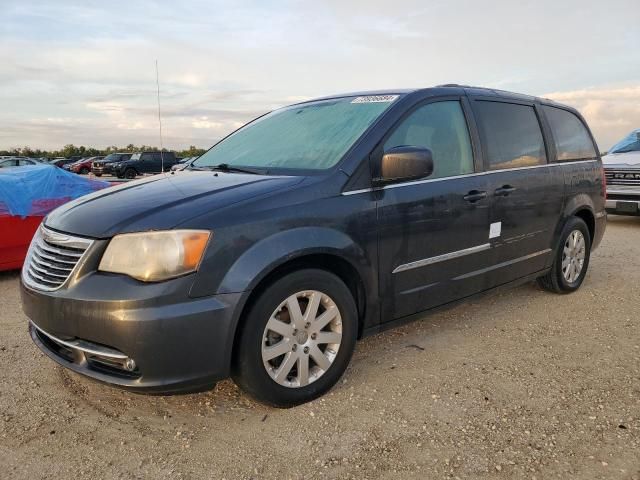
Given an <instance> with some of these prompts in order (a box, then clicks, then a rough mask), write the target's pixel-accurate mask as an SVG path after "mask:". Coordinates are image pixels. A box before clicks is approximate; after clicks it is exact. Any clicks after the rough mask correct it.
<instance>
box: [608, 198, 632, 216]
mask: <svg viewBox="0 0 640 480" xmlns="http://www.w3.org/2000/svg"><path fill="white" fill-rule="evenodd" d="M605 209H606V210H607V213H611V214H614V215H634V216H638V215H640V196H638V197H632V196H628V195H627V196H625V197H624V198H616V197H615V196H614V198H607V201H606V203H605Z"/></svg>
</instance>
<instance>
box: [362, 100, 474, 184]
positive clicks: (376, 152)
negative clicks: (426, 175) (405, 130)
mask: <svg viewBox="0 0 640 480" xmlns="http://www.w3.org/2000/svg"><path fill="white" fill-rule="evenodd" d="M454 101H455V102H459V103H460V108H461V110H462V113H463V116H464V119H465V123H466V126H467V133H468V134H469V143H470V144H471V156H472V160H473V167H474V169H473V172H470V173H465V174H463V175H455V176H451V177H442V178H433V179H426V180H430V181H434V180H444V179H447V178H457V177H460V176H464V175H473V174H475V173H480V172H481V171H482V170H481V169H480V168H481V165H480V164H479V160H482V157H481V156H480V157H478V151H479V150H480V148H479V141H480V140H479V136H478V138H477V139H476V136H475V135H476V134H477V131H476V130H475V128H476V126H475V123H474V120H475V119H474V117H473V114H472V112H471V110H470V107H469V105H468V99H467V96H466V95H464V94H461V95H445V96H439V97H434V98H429V99H426V100H421V101H419V102H417V103H415V104H414V105H412V106H411V107H409V108H408V109H407V110H406V111H405V112H404V113H403V114H402V116H401V117H400V118H399V119H398V120H397V121H396V122H395V123H394V124H393V125H392V126H391V127H390V128H389V129H388V130H387V131H386V132H385V134H384V135H383V136H382V138H381V139H380V141H379V142H378V144H377V145H376V146H375V148H374V149H373V151H372V152H371V154H370V155H369V165H370V170H371V173H372V175H371V178H373V177H374V176H375V175H376V173H377V172H375V171H374V168H372V167H373V165H375V164H376V162H375V161H374V160H380V158H381V157H382V155H383V153H384V152H383V148H384V144H385V142H386V141H387V140H388V139H389V137H390V136H391V135H393V133H394V132H395V131H396V129H397V128H398V127H399V126H400V125H402V123H403V122H404V121H405V120H406V119H407V118H409V117H410V116H411V115H412V114H413V113H414V112H415V111H416V110H418V109H420V108H422V107H424V106H426V105H430V104H433V103H440V102H454ZM465 102H466V103H465ZM420 181H421V180H418V182H420Z"/></svg>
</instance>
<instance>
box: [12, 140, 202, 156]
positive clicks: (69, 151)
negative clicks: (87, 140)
mask: <svg viewBox="0 0 640 480" xmlns="http://www.w3.org/2000/svg"><path fill="white" fill-rule="evenodd" d="M163 150H164V151H165V152H166V151H168V149H166V148H164V149H163ZM142 151H147V152H149V151H151V152H159V151H160V149H159V148H158V147H152V146H150V145H134V144H132V143H130V144H129V145H127V146H126V147H117V146H115V145H113V146H110V147H107V148H102V149H101V148H94V147H85V146H84V145H80V146H76V145H73V144H68V145H65V146H64V147H62V148H61V149H60V150H41V149H39V148H35V149H34V148H31V147H21V148H13V149H10V150H0V156H2V155H15V156H18V157H33V158H42V157H46V158H55V157H66V158H69V157H75V156H81V157H97V156H99V155H109V154H110V153H115V152H142ZM174 152H175V153H176V156H177V157H182V158H184V157H198V156H200V155H202V154H203V153H204V152H206V150H205V149H204V148H196V147H195V146H194V145H191V146H190V147H189V148H187V149H185V150H174Z"/></svg>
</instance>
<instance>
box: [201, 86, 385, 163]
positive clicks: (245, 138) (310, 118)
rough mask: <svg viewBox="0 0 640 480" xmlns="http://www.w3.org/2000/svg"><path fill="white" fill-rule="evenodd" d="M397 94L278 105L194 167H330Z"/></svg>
mask: <svg viewBox="0 0 640 480" xmlns="http://www.w3.org/2000/svg"><path fill="white" fill-rule="evenodd" d="M396 98H398V96H397V95H378V96H364V97H345V98H338V99H331V100H324V101H318V102H312V103H306V104H302V105H294V106H291V107H286V108H282V109H280V110H276V111H274V112H272V113H269V114H268V115H265V116H264V117H262V118H260V119H258V120H256V121H254V122H252V123H250V124H249V125H247V126H245V127H243V128H241V129H240V130H238V131H237V132H235V133H234V134H232V135H231V136H229V137H227V138H226V139H224V140H222V141H221V142H220V143H218V144H217V145H215V146H214V147H213V148H212V149H211V150H209V151H208V152H206V153H205V154H204V155H202V156H201V157H200V158H198V159H197V160H196V161H195V162H194V163H193V166H195V167H207V166H215V165H220V164H228V165H230V166H245V167H258V168H267V169H268V168H292V169H311V170H323V169H327V168H331V167H332V166H334V165H335V164H336V163H338V161H340V159H341V158H342V157H343V155H344V154H345V153H346V152H347V150H349V148H350V147H351V146H352V145H353V144H354V143H355V141H356V140H357V139H358V138H359V137H360V136H361V135H362V134H363V133H364V131H365V130H366V129H367V128H368V127H369V126H370V125H371V124H372V123H373V122H374V121H375V119H376V118H377V117H379V116H380V114H381V113H382V112H384V111H385V110H386V109H387V108H388V107H389V105H391V103H392V102H393V101H394V100H395V99H396Z"/></svg>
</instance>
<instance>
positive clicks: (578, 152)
mask: <svg viewBox="0 0 640 480" xmlns="http://www.w3.org/2000/svg"><path fill="white" fill-rule="evenodd" d="M543 109H544V114H545V115H546V117H547V120H548V121H549V125H551V131H552V132H553V139H554V142H555V145H556V153H557V158H558V161H559V162H568V161H570V160H587V159H592V158H596V157H597V155H596V150H595V148H594V147H593V142H592V141H591V137H590V136H589V132H587V129H586V127H585V126H584V124H583V123H582V122H581V121H580V119H579V118H578V117H577V116H576V115H575V114H573V113H571V112H568V111H566V110H562V109H561V108H555V107H549V106H546V105H545V106H544V107H543Z"/></svg>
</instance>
